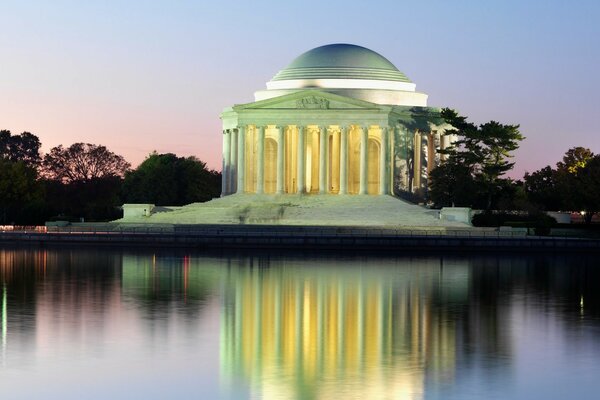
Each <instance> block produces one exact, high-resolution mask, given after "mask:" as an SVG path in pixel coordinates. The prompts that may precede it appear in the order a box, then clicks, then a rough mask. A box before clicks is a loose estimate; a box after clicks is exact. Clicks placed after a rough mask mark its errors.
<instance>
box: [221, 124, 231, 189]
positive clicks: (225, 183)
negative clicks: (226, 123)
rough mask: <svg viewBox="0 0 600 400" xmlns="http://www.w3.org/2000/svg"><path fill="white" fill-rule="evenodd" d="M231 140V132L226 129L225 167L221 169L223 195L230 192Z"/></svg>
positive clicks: (224, 131)
mask: <svg viewBox="0 0 600 400" xmlns="http://www.w3.org/2000/svg"><path fill="white" fill-rule="evenodd" d="M230 141H231V136H230V135H229V132H228V131H227V130H226V129H224V130H223V168H222V169H221V197H223V196H225V195H227V194H229V156H230V153H231V150H230V149H229V144H230Z"/></svg>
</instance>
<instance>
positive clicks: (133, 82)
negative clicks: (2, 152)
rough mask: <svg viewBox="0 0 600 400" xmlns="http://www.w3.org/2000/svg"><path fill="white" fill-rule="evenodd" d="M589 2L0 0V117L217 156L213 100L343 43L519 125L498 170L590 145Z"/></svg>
mask: <svg viewBox="0 0 600 400" xmlns="http://www.w3.org/2000/svg"><path fill="white" fill-rule="evenodd" d="M598 21H600V1H598V0H592V1H587V0H579V1H566V0H565V1H559V0H544V1H534V0H529V1H523V0H521V1H513V0H504V1H492V0H489V1H483V0H479V1H476V0H474V1H461V0H455V1H401V0H395V1H376V0H371V1H368V2H365V1H350V0H346V1H338V0H328V1H323V0H320V1H312V0H302V1H291V0H287V1H262V0H253V1H235V0H230V1H227V2H217V1H211V2H208V1H191V0H189V1H186V0H169V1H167V0H164V1H152V0H144V1H137V0H130V1H111V0H105V1H99V0H98V1H93V0H89V1H79V0H73V1H64V0H53V1H48V0H44V1H28V0H18V1H13V0H0V129H8V130H11V131H12V133H13V134H18V133H21V132H23V131H29V132H32V133H34V134H36V135H37V136H38V137H39V138H40V140H41V141H42V151H44V152H46V151H48V150H49V149H50V148H52V147H54V146H57V145H59V144H62V145H65V146H68V145H70V144H72V143H75V142H88V143H94V144H102V145H105V146H107V147H108V148H109V149H110V150H112V151H114V152H115V153H117V154H121V155H123V156H124V157H125V158H126V159H127V160H128V161H129V162H131V163H132V164H133V166H136V165H138V164H139V163H140V162H141V161H143V160H144V158H145V157H146V156H147V155H148V154H149V153H151V152H152V151H157V152H159V153H166V152H171V153H175V154H177V155H180V156H190V155H193V156H196V157H198V158H199V159H201V160H203V161H205V162H206V163H207V164H208V166H209V167H211V168H213V169H217V170H220V168H221V145H222V137H221V122H220V119H219V114H220V112H221V111H222V110H223V108H225V107H228V106H231V105H233V104H242V103H248V102H251V101H253V100H254V98H253V95H254V92H255V91H257V90H261V89H264V88H265V83H266V82H267V81H269V80H270V79H271V78H272V77H273V76H274V75H275V74H276V73H277V72H278V71H279V70H280V69H282V68H284V67H285V66H286V65H287V64H289V63H290V62H291V61H292V60H293V59H294V58H295V57H297V56H298V55H300V54H302V53H303V52H305V51H308V50H310V49H312V48H314V47H317V46H321V45H324V44H329V43H352V44H357V45H361V46H364V47H367V48H370V49H372V50H374V51H376V52H378V53H380V54H382V55H383V56H384V57H386V58H388V59H389V60H390V61H391V62H392V63H394V65H396V67H398V69H399V70H400V71H402V72H404V73H405V74H406V75H407V76H408V77H409V78H410V79H411V80H412V81H413V82H415V83H416V85H417V91H420V92H424V93H427V94H428V95H429V100H428V104H429V105H430V106H434V107H450V108H454V109H457V110H459V112H460V113H461V114H463V115H466V116H468V117H469V120H471V121H473V122H476V123H485V122H487V121H490V120H495V121H499V122H501V123H504V124H519V125H520V127H521V132H522V133H523V134H524V136H526V139H525V140H524V141H523V142H522V144H521V147H520V148H519V150H518V151H516V153H515V161H516V166H515V169H514V171H513V172H512V173H511V174H510V175H511V176H513V177H515V178H520V177H522V175H523V173H524V172H525V171H529V172H532V171H535V170H537V169H539V168H542V167H544V166H546V165H549V164H550V165H554V164H555V163H556V162H557V161H559V160H560V159H561V157H562V155H563V154H564V152H565V151H566V150H567V149H569V148H570V147H574V146H584V147H588V148H590V149H591V150H592V151H594V152H595V153H600V130H599V128H598V121H597V116H598V114H599V113H600V97H599V94H600V73H599V70H600V23H598Z"/></svg>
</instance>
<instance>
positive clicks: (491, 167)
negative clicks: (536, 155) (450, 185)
mask: <svg viewBox="0 0 600 400" xmlns="http://www.w3.org/2000/svg"><path fill="white" fill-rule="evenodd" d="M441 115H442V117H443V118H444V120H445V121H446V123H448V124H450V125H451V126H452V127H454V129H452V130H447V131H446V133H447V134H454V135H456V136H457V137H458V140H456V141H455V142H454V143H453V145H452V146H450V147H449V148H447V149H444V150H441V151H440V152H441V153H442V154H445V155H446V156H447V157H446V158H447V161H446V163H450V164H452V165H454V167H452V168H450V169H448V168H446V173H445V174H440V175H441V176H437V175H436V174H433V179H432V182H431V183H432V185H433V186H435V185H438V186H440V185H444V183H443V182H436V179H437V178H442V179H448V178H449V177H448V172H456V173H460V174H464V173H465V171H468V173H469V175H470V176H471V177H472V178H473V180H474V181H475V182H476V183H477V187H478V190H477V191H478V192H479V193H480V195H482V196H483V198H484V200H483V207H484V208H485V209H486V210H490V209H491V207H492V205H493V204H494V200H495V198H496V197H497V195H498V193H499V192H500V191H501V190H502V187H503V185H504V184H505V183H504V182H503V181H502V179H501V177H502V176H503V175H504V174H505V173H506V172H508V171H510V170H511V169H512V168H513V166H514V162H509V161H508V159H509V158H510V157H512V154H511V152H512V151H514V150H516V149H517V148H518V147H519V142H520V141H521V140H523V139H524V137H523V136H522V135H521V133H520V132H519V126H518V125H504V124H501V123H498V122H496V121H490V122H488V123H485V124H482V125H479V126H476V125H475V124H473V123H470V122H468V121H467V118H466V117H464V116H461V115H459V114H458V113H457V112H456V111H455V110H452V109H449V108H444V109H443V110H442V112H441ZM440 167H442V166H440ZM440 167H438V168H440ZM442 168H443V167H442ZM463 178H464V177H463ZM459 179H461V178H459V177H458V176H457V177H456V178H455V181H457V182H458V180H459ZM433 200H434V202H436V199H433Z"/></svg>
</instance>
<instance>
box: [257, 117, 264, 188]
mask: <svg viewBox="0 0 600 400" xmlns="http://www.w3.org/2000/svg"><path fill="white" fill-rule="evenodd" d="M256 129H258V146H257V147H258V149H257V150H258V151H257V152H258V154H257V155H258V160H257V163H256V164H257V168H258V169H257V171H256V193H257V194H263V193H264V192H265V127H264V126H257V127H256Z"/></svg>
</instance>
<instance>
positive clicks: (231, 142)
mask: <svg viewBox="0 0 600 400" xmlns="http://www.w3.org/2000/svg"><path fill="white" fill-rule="evenodd" d="M285 128H286V126H279V127H277V130H278V134H277V164H276V165H277V173H276V177H277V178H276V179H277V180H276V191H275V193H276V194H283V193H284V174H285V170H284V168H285V165H284V156H285V154H284V148H285V147H284V145H285ZM256 129H257V133H258V138H257V141H258V146H257V184H256V193H257V194H263V193H264V168H265V127H264V126H257V127H256ZM349 129H350V128H349V127H342V128H341V129H340V131H341V132H340V135H341V136H340V187H339V194H348V131H349ZM360 129H361V133H360V189H359V194H363V195H364V194H367V193H368V156H369V153H368V140H369V128H368V127H361V128H360ZM306 130H307V128H306V127H304V126H300V127H298V155H297V156H298V167H297V179H296V184H297V188H296V189H297V192H298V193H305V191H306V187H305V182H306V179H305V165H304V162H305V159H306V155H305V131H306ZM245 139H246V129H245V127H243V126H241V127H238V128H236V129H229V130H224V131H223V170H222V171H223V173H222V176H223V179H222V187H221V193H222V196H224V195H227V194H232V193H244V187H245V155H246V152H245V148H246V142H245ZM327 139H328V128H327V127H319V142H320V143H319V193H321V194H325V193H327V189H326V186H327V144H328V140H327ZM389 152H390V145H389V130H388V128H387V127H384V128H382V129H381V143H380V157H379V168H380V172H379V194H382V195H386V194H389V193H390V185H391V182H390V176H391V175H390V169H391V167H392V166H391V164H390V163H389V160H390V158H389V157H388V153H389Z"/></svg>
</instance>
